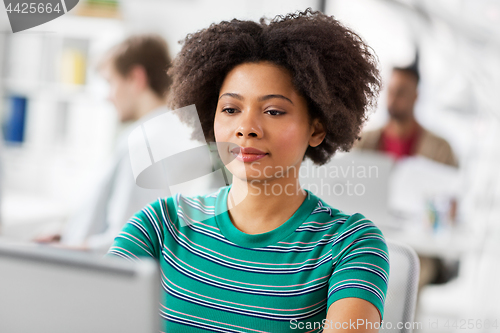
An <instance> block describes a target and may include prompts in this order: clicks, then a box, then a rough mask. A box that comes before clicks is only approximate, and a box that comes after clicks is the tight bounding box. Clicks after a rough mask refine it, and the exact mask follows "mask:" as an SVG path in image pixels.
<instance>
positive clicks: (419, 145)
mask: <svg viewBox="0 0 500 333" xmlns="http://www.w3.org/2000/svg"><path fill="white" fill-rule="evenodd" d="M417 63H418V56H417V58H416V60H415V63H414V64H413V65H411V66H409V67H404V68H401V67H396V68H394V69H393V71H392V74H391V78H390V80H389V84H388V91H387V110H388V112H389V122H388V123H387V124H386V125H385V126H383V127H382V128H380V129H377V130H374V131H367V132H364V133H362V134H361V140H360V141H359V142H357V143H356V145H355V147H356V148H359V149H366V150H376V151H380V152H385V153H388V154H391V155H393V156H394V157H395V158H396V159H400V158H404V157H406V156H414V155H420V156H423V157H426V158H428V159H431V160H433V161H436V162H438V163H442V164H446V165H449V166H452V167H458V163H457V159H456V157H455V155H454V154H453V151H452V149H451V146H450V145H449V143H448V142H447V141H446V140H444V139H443V138H441V137H439V136H438V135H436V134H434V133H431V132H430V131H428V130H426V129H425V128H423V127H422V125H420V124H419V123H418V122H417V120H416V119H415V115H414V107H415V103H416V101H417V98H418V91H417V90H418V83H419V81H420V75H419V72H418V67H417ZM454 209H455V210H456V207H454ZM419 258H420V280H419V289H420V288H421V287H422V286H424V285H426V284H429V283H444V282H446V281H448V280H449V279H450V278H451V277H452V276H453V275H454V274H456V270H457V266H456V263H452V264H451V265H446V264H445V263H444V262H443V261H442V260H440V259H438V258H433V257H427V256H421V255H419Z"/></svg>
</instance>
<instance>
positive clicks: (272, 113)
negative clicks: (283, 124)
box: [266, 110, 285, 116]
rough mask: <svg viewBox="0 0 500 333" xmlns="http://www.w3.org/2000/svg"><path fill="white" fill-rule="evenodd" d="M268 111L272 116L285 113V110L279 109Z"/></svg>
mask: <svg viewBox="0 0 500 333" xmlns="http://www.w3.org/2000/svg"><path fill="white" fill-rule="evenodd" d="M266 112H268V113H269V114H270V115H271V116H279V115H282V114H285V112H283V111H278V110H268V111H266Z"/></svg>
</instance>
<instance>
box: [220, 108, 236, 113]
mask: <svg viewBox="0 0 500 333" xmlns="http://www.w3.org/2000/svg"><path fill="white" fill-rule="evenodd" d="M236 111H237V110H236V109H232V108H225V109H222V112H226V113H228V114H233V113H235V112H236Z"/></svg>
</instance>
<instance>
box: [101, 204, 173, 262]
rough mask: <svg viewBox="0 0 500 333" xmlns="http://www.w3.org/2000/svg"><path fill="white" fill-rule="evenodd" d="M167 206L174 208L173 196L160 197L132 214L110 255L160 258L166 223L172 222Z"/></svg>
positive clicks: (138, 258) (114, 243)
mask: <svg viewBox="0 0 500 333" xmlns="http://www.w3.org/2000/svg"><path fill="white" fill-rule="evenodd" d="M167 203H168V205H167ZM167 207H170V209H173V200H172V198H171V197H170V198H168V199H161V198H159V199H158V200H157V201H156V202H153V203H151V204H149V205H147V206H146V207H144V208H143V209H142V210H140V211H139V212H137V213H136V214H135V215H134V216H132V217H131V218H130V220H129V221H128V222H127V224H125V226H124V227H123V229H122V231H121V232H120V234H118V236H117V237H116V238H115V240H114V242H113V245H112V246H111V247H110V249H109V251H108V255H112V256H118V257H121V258H125V259H128V260H133V261H135V260H140V258H141V257H152V258H154V259H159V257H160V253H161V249H162V248H163V242H164V230H165V228H164V226H165V223H172V222H171V220H170V216H171V214H169V211H168V210H167ZM170 211H172V210H170Z"/></svg>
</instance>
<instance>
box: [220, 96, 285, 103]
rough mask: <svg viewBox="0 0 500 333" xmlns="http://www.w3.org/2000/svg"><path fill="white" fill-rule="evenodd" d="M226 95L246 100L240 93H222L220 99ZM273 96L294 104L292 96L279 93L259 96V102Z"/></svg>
mask: <svg viewBox="0 0 500 333" xmlns="http://www.w3.org/2000/svg"><path fill="white" fill-rule="evenodd" d="M224 96H228V97H233V98H236V99H239V100H240V101H242V100H244V98H243V96H241V95H240V94H236V93H224V94H222V95H220V97H219V99H221V98H222V97H224ZM271 98H280V99H284V100H285V101H288V102H290V103H292V105H294V104H293V102H292V100H291V99H290V98H288V97H285V96H283V95H279V94H271V95H265V96H262V97H259V102H262V101H266V100H268V99H271Z"/></svg>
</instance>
